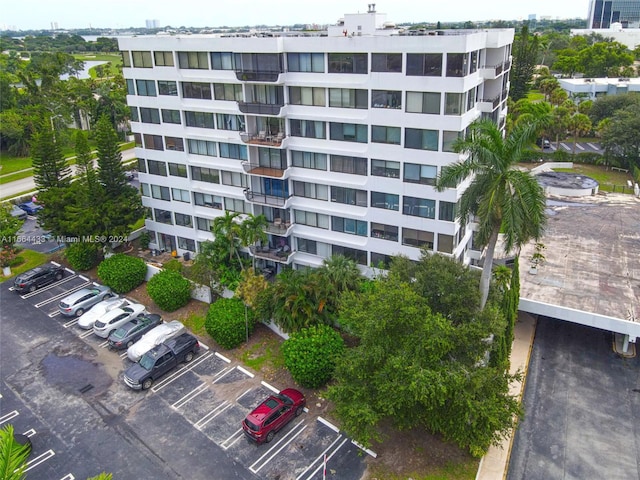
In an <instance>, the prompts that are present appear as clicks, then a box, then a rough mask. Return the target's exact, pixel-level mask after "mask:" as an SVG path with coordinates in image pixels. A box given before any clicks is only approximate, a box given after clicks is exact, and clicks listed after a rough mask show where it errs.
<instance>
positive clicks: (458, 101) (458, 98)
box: [444, 93, 464, 115]
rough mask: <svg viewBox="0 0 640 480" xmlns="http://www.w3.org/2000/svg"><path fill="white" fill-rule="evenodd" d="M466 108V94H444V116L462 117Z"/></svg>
mask: <svg viewBox="0 0 640 480" xmlns="http://www.w3.org/2000/svg"><path fill="white" fill-rule="evenodd" d="M463 107H464V93H445V94H444V114H445V115H462V114H463V113H464V112H463Z"/></svg>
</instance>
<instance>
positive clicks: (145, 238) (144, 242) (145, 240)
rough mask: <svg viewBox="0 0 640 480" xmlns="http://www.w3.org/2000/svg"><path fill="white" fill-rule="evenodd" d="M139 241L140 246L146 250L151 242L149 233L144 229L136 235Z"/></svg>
mask: <svg viewBox="0 0 640 480" xmlns="http://www.w3.org/2000/svg"><path fill="white" fill-rule="evenodd" d="M138 239H139V241H140V248H141V249H143V250H146V249H148V248H149V243H151V235H150V234H149V232H147V231H146V230H145V231H144V232H142V233H141V234H140V236H139V237H138Z"/></svg>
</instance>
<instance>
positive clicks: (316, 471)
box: [296, 435, 349, 480]
mask: <svg viewBox="0 0 640 480" xmlns="http://www.w3.org/2000/svg"><path fill="white" fill-rule="evenodd" d="M341 438H342V435H338V438H336V439H335V440H334V441H333V442H332V443H331V445H329V446H328V447H327V448H326V449H325V451H324V452H322V453H321V454H320V455H318V456H317V457H316V459H315V460H314V461H313V462H311V464H310V465H309V466H308V467H307V468H305V469H304V472H302V473H301V474H300V475H298V476H297V477H296V480H300V479H301V478H302V477H304V476H305V475H306V474H307V472H308V471H309V470H311V469H312V468H313V466H314V465H315V464H316V462H318V461H320V465H318V466H317V467H316V469H315V470H314V471H313V472H311V475H309V476H308V477H307V480H310V479H311V478H313V476H314V475H315V474H316V473H318V471H319V470H320V469H321V468H322V467H324V456H325V454H326V453H327V452H328V451H329V450H331V448H333V446H334V445H335V444H336V443H338V442H339V441H340V439H341ZM348 441H349V439H348V438H345V439H344V440H342V443H341V444H340V445H338V448H336V449H335V450H334V451H333V452H331V454H330V455H329V456H327V461H329V459H330V458H331V457H333V456H334V455H335V454H336V452H337V451H338V450H340V449H341V448H342V446H343V445H344V444H345V443H347V442H348Z"/></svg>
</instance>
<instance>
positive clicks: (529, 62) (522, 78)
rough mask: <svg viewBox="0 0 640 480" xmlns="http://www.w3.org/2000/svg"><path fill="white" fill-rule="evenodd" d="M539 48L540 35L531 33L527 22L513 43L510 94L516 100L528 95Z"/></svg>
mask: <svg viewBox="0 0 640 480" xmlns="http://www.w3.org/2000/svg"><path fill="white" fill-rule="evenodd" d="M538 49H539V45H538V37H536V36H535V35H530V34H529V24H528V23H525V24H524V25H523V26H522V29H521V30H520V32H519V34H518V36H517V38H516V39H515V41H514V43H513V66H512V67H511V75H510V77H511V88H510V91H509V95H510V96H511V98H512V99H513V100H514V101H518V100H520V99H521V98H524V97H526V96H527V92H528V91H529V87H530V84H531V79H532V78H533V72H534V71H535V66H536V60H537V58H538Z"/></svg>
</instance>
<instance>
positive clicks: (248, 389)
mask: <svg viewBox="0 0 640 480" xmlns="http://www.w3.org/2000/svg"><path fill="white" fill-rule="evenodd" d="M251 390H253V388H247V389H246V390H245V391H244V393H243V394H242V395H240V396H239V397H238V398H236V402H237V401H238V400H240V399H241V398H242V397H244V396H245V395H246V394H247V393H249V392H250V391H251Z"/></svg>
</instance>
